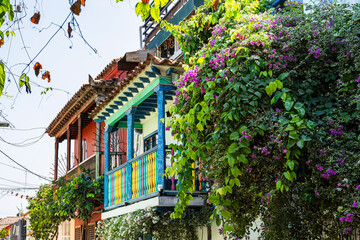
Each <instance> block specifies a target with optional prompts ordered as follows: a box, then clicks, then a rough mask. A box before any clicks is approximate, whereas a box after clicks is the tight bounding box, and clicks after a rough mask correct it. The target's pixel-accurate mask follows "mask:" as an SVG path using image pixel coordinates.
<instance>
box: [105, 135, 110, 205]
mask: <svg viewBox="0 0 360 240" xmlns="http://www.w3.org/2000/svg"><path fill="white" fill-rule="evenodd" d="M108 130H109V129H108V128H106V129H105V132H104V145H105V146H104V152H105V153H104V155H105V164H104V165H105V166H104V207H105V208H106V207H108V206H109V180H108V176H107V175H106V173H107V172H108V171H109V170H110V132H109V131H108Z"/></svg>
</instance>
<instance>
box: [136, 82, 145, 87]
mask: <svg viewBox="0 0 360 240" xmlns="http://www.w3.org/2000/svg"><path fill="white" fill-rule="evenodd" d="M134 86H135V87H137V88H144V84H142V83H139V82H134Z"/></svg>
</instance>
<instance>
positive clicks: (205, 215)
mask: <svg viewBox="0 0 360 240" xmlns="http://www.w3.org/2000/svg"><path fill="white" fill-rule="evenodd" d="M211 212H212V208H211V207H203V208H201V209H200V210H195V209H186V210H185V211H184V213H183V214H182V215H181V216H182V217H181V218H178V219H171V218H170V213H171V211H168V212H158V211H156V210H155V209H154V208H147V209H140V210H137V211H135V212H132V213H128V214H125V215H122V216H119V217H115V218H111V219H107V220H103V221H101V222H100V223H98V227H97V229H96V234H97V236H98V239H100V240H101V239H104V240H105V239H128V240H132V239H133V240H137V239H139V238H141V237H142V236H151V237H152V239H157V240H162V239H164V240H165V239H174V240H183V239H189V240H192V239H194V240H195V239H197V230H198V228H200V227H205V226H210V215H211Z"/></svg>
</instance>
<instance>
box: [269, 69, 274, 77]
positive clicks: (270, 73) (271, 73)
mask: <svg viewBox="0 0 360 240" xmlns="http://www.w3.org/2000/svg"><path fill="white" fill-rule="evenodd" d="M268 73H269V76H270V77H272V76H273V72H272V70H271V69H270V70H269V71H268Z"/></svg>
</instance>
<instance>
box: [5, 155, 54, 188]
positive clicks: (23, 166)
mask: <svg viewBox="0 0 360 240" xmlns="http://www.w3.org/2000/svg"><path fill="white" fill-rule="evenodd" d="M0 152H1V153H2V154H4V155H5V156H6V157H7V158H9V159H10V160H11V161H13V162H14V163H16V164H17V165H18V166H20V167H21V168H23V169H25V170H26V171H28V172H29V173H31V174H34V175H35V176H38V177H39V178H41V179H44V180H46V181H49V182H50V180H49V179H47V178H45V177H43V176H41V175H39V174H37V173H34V172H33V171H31V170H29V169H27V168H26V167H24V166H23V165H21V164H20V163H18V162H17V161H15V160H14V159H12V158H11V157H9V156H8V155H7V154H6V153H4V152H3V151H2V150H0Z"/></svg>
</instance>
